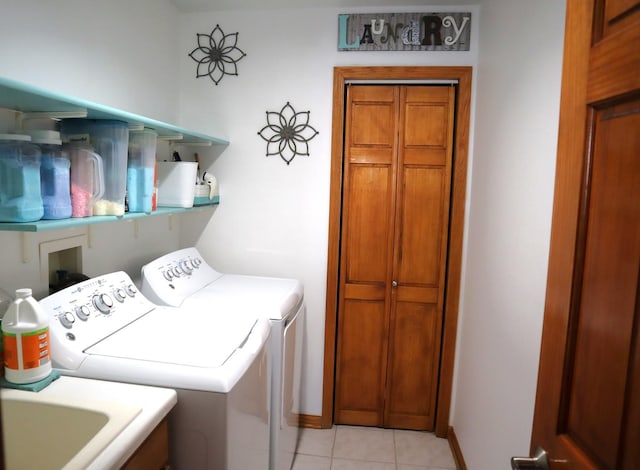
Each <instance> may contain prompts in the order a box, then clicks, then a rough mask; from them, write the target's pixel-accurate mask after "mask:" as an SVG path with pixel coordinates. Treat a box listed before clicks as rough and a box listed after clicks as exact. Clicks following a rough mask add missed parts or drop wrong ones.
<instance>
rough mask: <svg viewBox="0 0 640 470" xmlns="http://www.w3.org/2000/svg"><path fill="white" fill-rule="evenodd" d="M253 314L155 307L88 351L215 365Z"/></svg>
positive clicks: (245, 332)
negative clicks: (237, 315)
mask: <svg viewBox="0 0 640 470" xmlns="http://www.w3.org/2000/svg"><path fill="white" fill-rule="evenodd" d="M256 321H257V317H256V316H255V315H242V316H239V317H235V318H231V317H229V316H228V315H223V314H220V313H217V312H212V311H211V310H208V309H207V310H205V309H202V308H201V309H199V310H187V309H182V308H172V307H157V308H156V309H154V310H153V311H151V312H149V313H148V314H147V315H145V316H143V317H141V318H139V319H138V320H136V321H134V322H133V323H130V324H129V325H127V326H126V327H124V328H122V329H121V330H119V331H117V332H115V333H114V334H112V335H111V336H108V337H107V338H105V339H103V340H102V341H100V342H98V343H96V344H94V345H93V346H91V347H89V348H88V349H87V350H86V351H85V352H86V353H87V354H92V355H101V356H110V357H119V358H124V359H137V360H141V361H150V362H163V363H167V364H176V365H183V366H191V367H202V368H215V367H220V366H222V365H223V364H224V363H225V361H226V360H227V359H228V358H229V357H230V356H231V355H232V354H233V353H234V351H235V350H236V349H237V348H239V347H240V346H241V345H242V344H243V343H244V342H245V341H246V339H247V337H248V336H249V334H250V333H251V330H252V329H253V327H254V325H255V324H256Z"/></svg>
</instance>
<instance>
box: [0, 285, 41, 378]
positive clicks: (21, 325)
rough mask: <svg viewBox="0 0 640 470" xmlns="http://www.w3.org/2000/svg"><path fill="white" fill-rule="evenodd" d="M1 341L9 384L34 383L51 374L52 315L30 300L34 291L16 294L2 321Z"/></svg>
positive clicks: (22, 291)
mask: <svg viewBox="0 0 640 470" xmlns="http://www.w3.org/2000/svg"><path fill="white" fill-rule="evenodd" d="M2 340H3V346H4V374H5V378H6V380H7V381H8V382H12V383H15V384H27V383H33V382H37V381H39V380H42V379H44V378H46V377H47V376H48V375H49V374H50V373H51V352H50V350H49V315H48V314H47V312H45V311H44V309H43V308H42V306H41V305H40V304H39V303H38V301H37V300H36V299H34V298H33V297H32V296H31V289H29V288H25V289H18V290H16V300H14V301H13V302H12V303H11V305H9V308H8V309H7V312H6V313H5V315H4V318H3V319H2Z"/></svg>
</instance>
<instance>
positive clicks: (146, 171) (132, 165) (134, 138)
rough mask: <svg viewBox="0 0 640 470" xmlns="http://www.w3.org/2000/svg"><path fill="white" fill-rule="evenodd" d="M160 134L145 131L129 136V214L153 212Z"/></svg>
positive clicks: (132, 133)
mask: <svg viewBox="0 0 640 470" xmlns="http://www.w3.org/2000/svg"><path fill="white" fill-rule="evenodd" d="M157 143H158V134H157V133H156V132H154V131H152V130H149V129H145V130H143V131H140V132H131V133H130V134H129V161H128V164H127V202H128V204H129V212H146V213H150V212H151V211H152V199H153V192H154V171H155V164H156V147H157Z"/></svg>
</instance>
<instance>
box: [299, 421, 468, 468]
mask: <svg viewBox="0 0 640 470" xmlns="http://www.w3.org/2000/svg"><path fill="white" fill-rule="evenodd" d="M455 468H456V465H455V463H454V460H453V455H452V454H451V449H450V448H449V443H448V442H447V440H446V439H440V438H437V437H435V435H434V434H433V433H426V432H418V431H401V430H394V429H380V428H367V427H360V426H334V427H333V428H331V429H308V428H304V429H302V434H301V438H300V442H299V444H298V452H297V453H296V457H295V460H294V462H293V469H292V470H450V469H454V470H455Z"/></svg>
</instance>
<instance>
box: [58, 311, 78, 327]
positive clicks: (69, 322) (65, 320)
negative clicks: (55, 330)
mask: <svg viewBox="0 0 640 470" xmlns="http://www.w3.org/2000/svg"><path fill="white" fill-rule="evenodd" d="M58 318H59V319H60V323H62V326H64V327H65V328H69V329H71V327H72V326H73V324H74V323H75V321H76V317H74V316H73V313H71V312H64V313H63V314H62V315H60V316H59V317H58Z"/></svg>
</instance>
